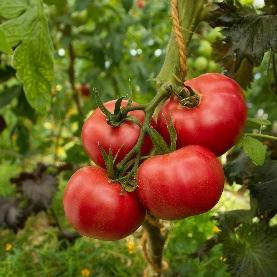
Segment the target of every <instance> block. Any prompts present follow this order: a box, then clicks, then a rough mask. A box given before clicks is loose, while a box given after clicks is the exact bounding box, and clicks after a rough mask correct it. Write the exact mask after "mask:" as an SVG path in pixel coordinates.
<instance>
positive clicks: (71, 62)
mask: <svg viewBox="0 0 277 277" xmlns="http://www.w3.org/2000/svg"><path fill="white" fill-rule="evenodd" d="M68 51H69V66H68V77H69V82H70V85H71V89H72V91H73V99H74V101H75V103H76V106H77V109H78V112H79V114H80V115H81V116H84V113H83V110H82V107H81V103H80V98H79V93H78V91H77V89H76V86H75V51H74V48H73V44H72V42H70V43H69V48H68Z"/></svg>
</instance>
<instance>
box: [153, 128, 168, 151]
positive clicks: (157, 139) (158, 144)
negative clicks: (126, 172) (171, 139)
mask: <svg viewBox="0 0 277 277" xmlns="http://www.w3.org/2000/svg"><path fill="white" fill-rule="evenodd" d="M148 134H149V135H150V137H151V140H152V142H153V144H154V147H155V153H156V154H164V153H169V152H170V149H169V147H168V145H167V143H166V142H165V140H164V139H163V137H162V136H161V135H160V134H159V133H158V132H157V131H156V130H155V129H154V128H149V129H148Z"/></svg>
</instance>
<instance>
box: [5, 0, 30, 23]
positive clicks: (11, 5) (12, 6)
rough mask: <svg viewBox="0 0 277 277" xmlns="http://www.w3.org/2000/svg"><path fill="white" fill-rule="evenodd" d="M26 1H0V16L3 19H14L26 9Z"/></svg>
mask: <svg viewBox="0 0 277 277" xmlns="http://www.w3.org/2000/svg"><path fill="white" fill-rule="evenodd" d="M28 2H29V1H28V0H13V1H10V0H1V1H0V16H1V17H3V18H7V19H9V18H15V17H18V16H19V15H21V14H22V13H24V12H25V11H26V10H27V9H28V5H29V3H28Z"/></svg>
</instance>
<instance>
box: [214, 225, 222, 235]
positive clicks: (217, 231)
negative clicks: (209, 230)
mask: <svg viewBox="0 0 277 277" xmlns="http://www.w3.org/2000/svg"><path fill="white" fill-rule="evenodd" d="M219 232H221V230H220V229H219V228H218V227H217V226H214V227H213V233H216V234H217V233H219Z"/></svg>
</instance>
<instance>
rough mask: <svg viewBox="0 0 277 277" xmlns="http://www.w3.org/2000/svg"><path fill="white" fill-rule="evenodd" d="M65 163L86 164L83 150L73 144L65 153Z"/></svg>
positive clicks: (86, 158)
mask: <svg viewBox="0 0 277 277" xmlns="http://www.w3.org/2000/svg"><path fill="white" fill-rule="evenodd" d="M65 160H66V161H67V162H69V163H73V164H81V163H87V162H88V157H87V155H86V154H85V152H84V150H83V148H82V146H81V145H79V144H74V145H73V146H72V147H71V148H69V149H68V150H67V151H66V159H65Z"/></svg>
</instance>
